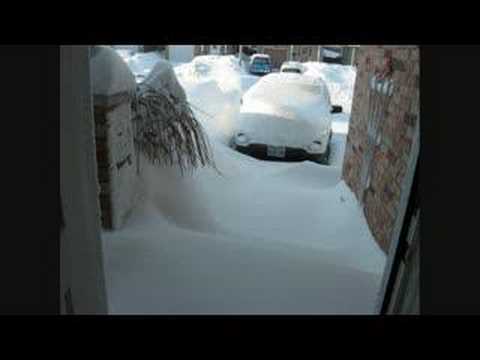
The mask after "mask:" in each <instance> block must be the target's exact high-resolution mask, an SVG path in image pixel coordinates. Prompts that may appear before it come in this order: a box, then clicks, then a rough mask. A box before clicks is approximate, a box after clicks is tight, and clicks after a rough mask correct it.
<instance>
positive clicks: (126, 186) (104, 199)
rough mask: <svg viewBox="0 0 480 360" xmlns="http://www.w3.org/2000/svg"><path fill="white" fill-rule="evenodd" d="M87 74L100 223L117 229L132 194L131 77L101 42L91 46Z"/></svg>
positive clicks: (114, 53)
mask: <svg viewBox="0 0 480 360" xmlns="http://www.w3.org/2000/svg"><path fill="white" fill-rule="evenodd" d="M91 77H92V93H93V104H94V116H95V141H96V150H97V166H98V181H99V183H100V184H99V185H100V194H99V197H100V208H101V212H102V226H103V227H104V228H105V229H118V228H119V227H121V226H122V224H123V223H124V222H125V220H126V218H127V217H128V215H129V213H130V211H131V210H132V208H133V206H134V203H135V198H136V195H135V189H136V181H137V177H136V169H135V164H136V162H135V158H136V157H135V149H134V143H133V128H132V113H131V101H132V98H133V94H134V92H135V87H136V83H135V77H134V75H133V74H132V72H131V71H130V69H129V68H128V66H127V65H126V64H125V62H124V61H123V60H122V58H121V57H120V56H119V55H118V54H117V53H116V51H114V50H113V49H111V48H109V47H105V46H96V47H94V48H93V51H92V57H91Z"/></svg>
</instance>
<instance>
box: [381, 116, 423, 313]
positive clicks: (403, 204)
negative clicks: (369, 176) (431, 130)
mask: <svg viewBox="0 0 480 360" xmlns="http://www.w3.org/2000/svg"><path fill="white" fill-rule="evenodd" d="M419 152H420V116H419V117H418V119H417V121H416V124H415V128H414V132H413V139H412V147H411V150H410V157H409V163H408V167H407V171H406V174H405V179H404V181H403V186H402V189H401V190H402V192H401V194H400V203H399V205H398V212H397V217H396V219H395V224H394V227H393V231H392V237H391V239H390V247H389V249H388V257H387V263H386V265H385V269H384V271H383V277H382V282H381V285H380V289H379V292H378V295H377V301H376V304H375V313H376V314H380V313H381V311H382V305H383V301H384V298H385V293H386V289H387V284H388V281H389V279H390V276H391V273H392V266H393V260H394V259H395V254H396V252H397V249H398V244H399V240H400V232H401V230H402V226H403V221H404V219H405V212H406V210H407V205H408V199H409V196H410V192H411V188H412V184H413V178H414V175H415V169H416V167H417V161H418V154H419Z"/></svg>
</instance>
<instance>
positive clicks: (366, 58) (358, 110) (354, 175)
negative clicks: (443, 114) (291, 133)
mask: <svg viewBox="0 0 480 360" xmlns="http://www.w3.org/2000/svg"><path fill="white" fill-rule="evenodd" d="M389 56H391V59H392V62H391V64H392V67H391V68H392V70H393V71H392V73H391V75H390V78H391V79H392V80H393V84H394V90H393V95H392V97H391V100H390V102H389V104H388V106H387V107H386V109H385V113H384V117H383V119H382V123H381V124H380V128H379V133H380V134H381V141H380V144H378V145H374V146H373V148H374V149H373V160H372V164H371V166H372V170H371V180H370V187H369V188H368V189H367V190H366V191H365V192H364V188H363V187H362V183H361V179H360V173H361V170H362V166H365V165H366V164H364V161H363V159H364V154H365V151H366V147H367V146H368V145H367V144H368V143H367V122H368V121H370V120H369V119H370V117H369V96H368V93H369V91H370V90H369V80H370V78H371V76H373V75H374V73H375V71H376V69H377V70H379V69H381V68H382V67H383V65H384V64H385V59H386V57H389ZM355 60H356V63H357V65H358V68H357V78H356V83H355V90H354V99H353V103H352V112H351V120H350V127H349V133H348V136H347V145H346V148H345V160H344V166H343V178H344V180H345V182H346V184H347V185H348V186H349V187H350V188H351V189H352V191H353V192H354V193H355V195H356V196H357V199H358V200H359V201H360V202H363V206H364V213H365V217H366V220H367V222H368V225H369V227H370V230H371V232H372V234H373V236H374V238H375V240H376V241H377V242H378V244H379V245H380V247H381V248H382V249H383V250H384V251H385V252H387V251H388V246H389V244H390V237H391V233H392V229H393V225H394V221H395V218H396V216H397V207H398V205H399V200H400V193H401V189H402V184H403V181H404V177H405V173H406V169H407V163H408V159H409V156H410V148H411V145H412V137H413V133H414V127H415V123H416V122H417V121H418V118H419V117H418V116H419V114H418V109H419V106H418V104H419V70H420V69H419V67H420V65H419V51H418V48H417V47H391V46H362V47H360V48H359V49H358V50H357V53H356V59H355Z"/></svg>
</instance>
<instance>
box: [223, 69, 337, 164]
mask: <svg viewBox="0 0 480 360" xmlns="http://www.w3.org/2000/svg"><path fill="white" fill-rule="evenodd" d="M341 111H342V108H341V107H340V106H332V105H331V103H330V94H329V92H328V88H327V86H326V84H325V82H324V81H323V80H322V79H321V78H318V77H312V76H308V75H300V74H295V73H272V74H269V75H267V76H265V77H262V78H261V79H260V80H259V81H258V82H257V83H255V85H253V86H252V87H251V88H250V89H249V90H248V91H247V92H246V93H245V94H244V95H243V98H242V105H241V107H240V117H239V121H238V125H237V127H236V128H235V129H234V135H233V137H232V139H231V142H230V146H231V147H232V148H233V149H235V150H237V151H239V152H241V153H244V154H248V155H251V156H254V157H256V158H260V159H265V160H284V161H301V160H311V161H315V162H319V163H323V164H327V163H328V157H329V153H330V140H331V137H332V126H331V124H332V113H336V112H341Z"/></svg>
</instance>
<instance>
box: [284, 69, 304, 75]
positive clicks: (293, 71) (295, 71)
mask: <svg viewBox="0 0 480 360" xmlns="http://www.w3.org/2000/svg"><path fill="white" fill-rule="evenodd" d="M282 72H284V73H297V74H301V73H302V72H301V71H300V70H299V69H283V70H282Z"/></svg>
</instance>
